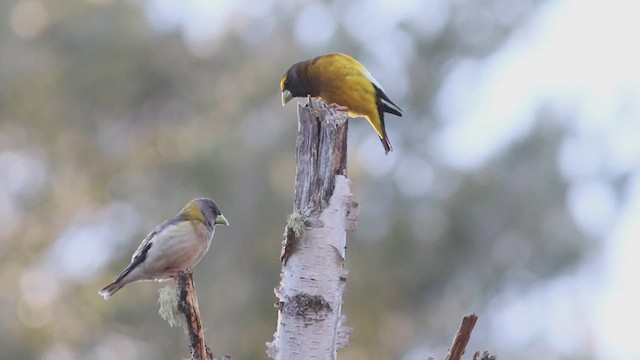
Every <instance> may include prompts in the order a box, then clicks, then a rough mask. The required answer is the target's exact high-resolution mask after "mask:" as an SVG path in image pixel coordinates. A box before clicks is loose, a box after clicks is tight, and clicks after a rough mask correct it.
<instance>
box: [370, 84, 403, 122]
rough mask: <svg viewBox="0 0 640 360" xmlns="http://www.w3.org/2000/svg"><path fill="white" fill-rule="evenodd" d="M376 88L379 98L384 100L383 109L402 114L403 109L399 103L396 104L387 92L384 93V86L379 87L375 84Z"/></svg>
mask: <svg viewBox="0 0 640 360" xmlns="http://www.w3.org/2000/svg"><path fill="white" fill-rule="evenodd" d="M373 86H374V87H375V88H376V94H378V98H380V99H381V102H382V111H384V112H388V113H391V114H394V115H398V116H402V109H400V107H399V106H398V105H396V104H395V103H394V102H393V101H391V99H389V97H388V96H387V94H385V93H384V90H382V88H379V87H378V86H376V85H375V84H374V85H373Z"/></svg>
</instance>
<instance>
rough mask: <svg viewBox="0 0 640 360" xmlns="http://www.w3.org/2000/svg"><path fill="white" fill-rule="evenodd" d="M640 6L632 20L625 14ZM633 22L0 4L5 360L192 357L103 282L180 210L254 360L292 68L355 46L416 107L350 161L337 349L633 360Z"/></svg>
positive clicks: (359, 354)
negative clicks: (284, 97)
mask: <svg viewBox="0 0 640 360" xmlns="http://www.w3.org/2000/svg"><path fill="white" fill-rule="evenodd" d="M634 7H635V8H634ZM639 10H640V9H639V8H638V5H637V4H636V3H634V2H630V1H624V0H609V1H605V0H586V1H578V0H545V1H539V0H519V1H512V0H485V1H474V2H472V1H461V0H406V1H391V0H389V1H382V0H355V1H347V0H335V1H311V0H309V1H286V0H245V1H237V2H236V1H229V0H197V1H196V0H192V1H173V0H146V1H118V0H87V1H78V0H19V1H14V0H4V1H1V2H0V349H1V353H2V355H1V357H2V358H5V359H42V360H67V359H99V360H103V359H104V360H106V359H125V360H126V359H160V358H162V359H180V358H186V357H187V356H188V350H187V346H188V344H187V340H186V338H185V336H184V334H183V332H182V330H180V329H176V328H170V327H169V326H168V325H167V324H166V323H165V322H164V321H163V320H161V319H160V317H159V316H158V314H157V308H158V306H157V304H156V301H157V291H158V289H159V288H160V287H162V286H165V285H163V284H158V283H138V284H133V285H130V286H128V287H127V288H125V289H124V290H122V291H121V292H119V293H118V294H117V295H116V296H114V297H113V298H112V299H110V300H109V301H108V302H105V301H104V300H103V299H102V298H101V297H100V296H98V294H97V291H98V290H99V289H100V288H101V287H103V286H104V285H106V284H107V283H109V282H110V281H111V280H113V278H114V277H115V276H116V275H117V274H118V273H119V272H120V271H121V270H122V269H123V267H124V266H125V265H126V264H128V262H129V258H130V256H131V254H132V252H133V251H134V250H135V249H136V247H137V246H138V244H139V242H140V241H141V240H142V238H143V237H144V236H145V235H146V234H147V233H148V232H149V231H150V230H151V229H152V228H153V227H154V226H155V225H156V224H158V223H159V222H160V221H162V220H164V219H166V218H168V217H170V216H172V215H174V214H175V213H177V212H178V211H179V210H180V209H181V207H182V206H183V205H184V204H185V203H186V202H187V201H189V200H190V199H192V198H194V197H201V196H208V197H211V198H213V199H215V200H216V201H217V202H218V204H219V205H220V206H221V208H222V210H223V212H224V214H225V215H226V217H227V218H228V219H229V221H230V222H231V225H232V226H231V227H228V228H226V227H222V228H219V229H218V231H217V233H216V239H215V243H214V245H213V248H212V249H213V251H211V252H209V253H208V254H207V256H206V257H205V259H204V260H203V261H202V262H201V263H200V264H199V265H198V267H197V268H196V271H195V278H196V283H197V286H198V295H199V299H200V307H201V311H202V316H203V320H204V325H205V326H206V328H207V332H206V334H207V342H208V344H209V345H210V346H211V348H212V349H213V351H214V353H215V354H216V355H222V354H231V355H232V356H233V358H234V359H237V360H239V359H266V355H265V352H264V351H265V345H264V344H265V342H266V341H271V340H272V335H273V332H274V331H275V328H276V316H277V314H276V310H275V309H274V307H273V304H274V303H275V301H276V298H275V296H274V295H273V288H274V287H275V286H276V285H277V284H278V281H279V269H280V264H279V262H278V257H279V253H280V242H281V239H282V237H281V235H282V233H283V230H284V225H285V221H286V217H287V215H288V214H289V213H290V212H291V210H292V199H293V182H294V170H295V169H294V167H295V159H294V149H295V133H296V106H295V104H289V106H287V107H284V108H283V107H282V106H281V104H280V94H279V88H278V84H279V81H280V78H281V76H282V74H283V73H284V72H285V71H286V70H287V68H288V67H289V66H290V65H291V64H293V63H294V62H296V61H299V60H302V59H306V58H311V57H314V56H317V55H320V54H323V53H326V52H330V51H341V52H346V53H348V54H351V55H353V56H354V57H356V58H357V59H359V60H360V61H361V62H362V63H363V64H365V65H366V66H367V67H368V69H369V70H370V72H371V73H372V74H374V76H376V78H377V79H378V80H379V82H380V83H381V84H382V85H383V86H384V87H385V90H386V92H387V94H388V95H389V97H390V98H391V99H392V100H393V101H394V102H395V103H397V104H398V105H399V106H400V107H401V108H402V109H403V110H404V114H405V115H404V117H402V118H397V117H394V116H388V119H387V129H388V131H389V136H390V139H391V141H392V143H393V145H394V148H395V151H394V152H392V153H390V154H389V156H385V155H384V151H383V149H382V146H381V145H380V143H379V141H378V139H377V138H376V136H375V134H374V132H373V131H372V129H371V128H370V126H369V125H368V124H367V123H366V122H365V121H364V120H362V119H355V120H352V121H351V124H350V126H349V158H348V171H349V176H350V178H351V179H352V180H353V184H352V191H353V192H354V196H355V199H356V200H357V201H358V202H359V203H360V205H361V214H360V219H359V230H358V231H357V232H355V233H352V234H350V235H349V249H348V253H347V254H348V256H347V263H346V264H347V268H348V270H349V278H348V283H347V284H348V285H347V286H348V293H347V295H346V297H345V307H344V313H345V314H346V315H347V316H348V319H349V320H348V323H349V325H351V326H353V327H354V331H353V333H352V336H351V345H350V346H349V347H348V348H346V349H344V350H342V351H341V352H340V358H341V359H349V360H359V359H379V360H380V359H382V360H384V359H403V360H414V359H416V360H417V359H425V358H426V357H427V356H428V355H433V356H436V357H437V358H439V359H442V358H444V355H445V354H446V350H447V348H448V346H449V345H450V342H451V339H452V338H453V335H454V334H455V331H456V330H457V328H458V326H459V324H460V321H461V319H462V316H463V315H466V314H468V313H471V312H475V313H477V314H478V315H479V321H478V324H477V326H476V329H475V331H474V333H473V336H472V340H471V343H470V344H469V346H468V348H467V355H468V356H471V354H472V353H473V351H475V350H489V351H490V352H491V353H493V354H496V355H497V356H498V358H499V359H640V343H639V342H638V333H637V330H636V329H635V327H633V325H634V324H636V323H638V322H639V321H640V315H639V313H638V312H637V304H638V303H640V286H639V285H638V284H639V282H638V280H637V279H635V277H636V275H637V274H640V265H639V263H638V262H637V255H638V253H640V242H639V241H638V240H639V235H640V170H639V165H640V67H639V66H638V64H640V48H639V47H638V42H637V35H638V34H639V33H640V22H638V21H637V14H638V11H639Z"/></svg>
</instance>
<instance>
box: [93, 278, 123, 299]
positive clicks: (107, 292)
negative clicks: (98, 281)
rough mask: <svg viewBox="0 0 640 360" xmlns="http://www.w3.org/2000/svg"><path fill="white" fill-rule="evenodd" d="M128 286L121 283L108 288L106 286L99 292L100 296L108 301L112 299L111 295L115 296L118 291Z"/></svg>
mask: <svg viewBox="0 0 640 360" xmlns="http://www.w3.org/2000/svg"><path fill="white" fill-rule="evenodd" d="M125 285H126V284H125V283H122V282H119V281H117V280H116V281H114V282H112V283H111V284H109V285H108V286H106V287H105V288H104V289H102V290H100V291H98V294H100V296H102V297H103V298H104V299H105V300H107V299H108V298H110V297H111V295H113V294H115V293H116V292H117V291H118V290H120V289H122V288H123V287H124V286H125Z"/></svg>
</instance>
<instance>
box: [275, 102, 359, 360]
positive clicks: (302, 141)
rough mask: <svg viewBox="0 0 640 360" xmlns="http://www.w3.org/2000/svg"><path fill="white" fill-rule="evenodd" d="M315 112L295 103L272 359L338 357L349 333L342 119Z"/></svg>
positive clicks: (351, 206) (349, 225)
mask: <svg viewBox="0 0 640 360" xmlns="http://www.w3.org/2000/svg"><path fill="white" fill-rule="evenodd" d="M315 105H316V103H315V102H314V107H316V106H315ZM317 107H318V108H319V109H318V110H316V109H314V108H312V107H311V106H310V105H304V106H303V105H298V137H297V141H296V162H297V163H296V165H297V169H296V180H295V194H294V212H293V214H292V215H291V216H289V221H288V223H287V226H286V228H285V233H284V241H283V247H282V255H281V261H282V271H281V274H280V276H281V281H280V284H279V286H278V287H277V288H276V289H275V293H276V296H277V297H278V303H277V304H276V307H277V308H278V324H277V330H276V333H275V335H274V341H273V342H271V343H267V346H268V350H267V353H268V354H269V356H270V357H271V358H273V359H276V360H290V359H336V358H337V350H338V349H339V348H341V347H344V346H346V345H347V344H348V341H349V332H350V330H351V329H350V328H348V327H346V326H345V320H346V317H345V316H344V315H342V314H341V310H342V295H343V293H344V288H345V284H346V274H347V272H346V270H345V268H344V261H345V251H346V231H347V230H355V227H356V218H357V210H358V204H357V203H355V202H354V201H353V200H352V194H351V190H350V187H349V184H350V180H349V179H348V178H347V177H346V165H347V116H346V114H344V113H342V112H338V111H334V110H332V109H330V108H328V107H327V106H326V105H325V104H324V103H323V102H320V103H318V106H317Z"/></svg>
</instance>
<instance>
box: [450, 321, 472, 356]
mask: <svg viewBox="0 0 640 360" xmlns="http://www.w3.org/2000/svg"><path fill="white" fill-rule="evenodd" d="M477 320H478V317H477V316H476V314H471V315H467V316H465V317H464V318H463V319H462V324H461V325H460V329H459V330H458V333H457V334H456V336H455V337H454V338H453V343H452V344H451V348H450V349H449V353H448V354H447V357H446V360H460V359H462V355H463V354H464V350H465V349H466V347H467V344H468V343H469V339H470V338H471V331H473V327H474V326H475V325H476V321H477Z"/></svg>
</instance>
